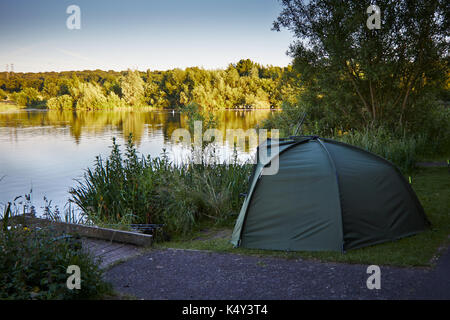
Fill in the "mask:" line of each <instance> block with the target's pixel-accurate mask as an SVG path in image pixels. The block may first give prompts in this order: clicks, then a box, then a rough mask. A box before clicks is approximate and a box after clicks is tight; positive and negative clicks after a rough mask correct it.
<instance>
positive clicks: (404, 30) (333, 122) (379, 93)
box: [274, 0, 449, 129]
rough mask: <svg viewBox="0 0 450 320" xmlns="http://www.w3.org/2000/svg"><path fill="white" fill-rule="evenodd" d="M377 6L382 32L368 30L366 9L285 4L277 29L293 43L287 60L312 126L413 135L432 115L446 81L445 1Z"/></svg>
mask: <svg viewBox="0 0 450 320" xmlns="http://www.w3.org/2000/svg"><path fill="white" fill-rule="evenodd" d="M376 4H377V5H378V6H379V7H380V10H381V16H382V26H381V29H379V30H376V29H375V30H369V29H368V28H367V27H366V20H367V18H368V16H369V15H368V14H366V9H367V6H368V3H367V2H363V1H358V0H345V1H341V0H330V1H318V0H314V1H300V0H282V6H283V11H282V12H281V14H280V15H279V17H278V19H277V20H276V21H275V22H274V29H275V30H280V29H281V28H287V29H289V30H290V31H292V32H293V34H294V36H295V38H297V39H298V40H297V41H296V42H294V43H293V44H292V45H291V48H290V54H291V56H292V57H294V66H295V69H296V70H297V71H298V72H299V73H300V75H301V76H300V77H301V80H302V81H303V84H304V86H305V93H304V94H303V95H302V97H301V99H300V103H301V104H302V105H304V108H306V109H308V111H309V112H308V114H309V115H310V117H311V119H312V120H313V121H321V122H326V124H325V126H327V127H330V128H337V127H339V126H342V127H343V128H344V129H350V128H356V129H360V128H363V127H366V126H368V125H374V124H382V125H384V126H389V127H390V128H391V129H392V128H395V127H397V126H398V125H400V126H405V127H408V128H416V127H418V126H420V125H421V124H422V122H423V121H424V119H426V118H427V114H428V113H430V112H433V110H434V108H435V107H436V104H434V103H433V102H434V101H436V100H437V98H438V96H437V95H438V93H439V92H441V91H440V90H441V89H442V88H443V87H444V86H445V83H446V81H448V80H447V79H448V75H449V74H448V41H446V37H448V30H449V27H448V21H449V19H448V18H449V17H448V14H449V11H448V10H447V7H446V1H443V0H433V1H422V0H413V1H397V0H381V1H377V3H376ZM322 127H323V125H322Z"/></svg>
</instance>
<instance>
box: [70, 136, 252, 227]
mask: <svg viewBox="0 0 450 320" xmlns="http://www.w3.org/2000/svg"><path fill="white" fill-rule="evenodd" d="M250 169H251V166H250V165H247V164H239V163H238V162H237V160H236V158H235V159H234V161H232V162H231V163H217V162H215V163H209V164H208V165H206V164H194V163H192V162H188V163H182V164H174V163H171V162H170V161H169V160H168V157H167V154H165V153H163V154H162V156H161V157H155V158H151V157H150V156H147V157H143V156H142V157H139V156H138V155H137V151H136V148H135V146H134V144H133V142H132V139H131V137H130V139H129V141H128V143H127V145H126V151H125V157H124V158H123V155H122V153H121V152H120V149H119V146H118V145H117V144H116V142H115V140H113V145H112V150H111V154H110V156H109V158H108V159H107V160H106V161H103V160H102V159H101V158H100V157H97V160H96V164H95V167H94V168H93V169H90V168H89V169H87V171H86V173H85V176H84V179H83V181H79V182H78V186H76V187H75V188H73V189H71V191H70V193H71V194H72V198H73V201H74V203H75V204H77V205H78V206H79V207H80V208H81V209H82V211H83V212H84V213H85V215H86V216H87V217H88V219H90V220H91V221H93V222H94V223H98V224H102V223H103V224H130V223H145V224H148V223H154V224H164V225H165V227H164V230H165V232H167V233H168V234H171V235H175V234H182V233H189V232H191V231H192V228H193V227H194V226H195V225H196V224H197V223H199V222H200V221H203V220H205V219H206V220H208V221H211V222H212V223H219V224H220V223H222V222H224V221H226V220H227V219H229V218H230V217H232V216H235V214H237V212H238V211H239V209H240V205H241V199H240V198H239V194H240V193H242V192H244V191H245V190H246V185H247V183H248V182H247V179H248V176H249V174H250Z"/></svg>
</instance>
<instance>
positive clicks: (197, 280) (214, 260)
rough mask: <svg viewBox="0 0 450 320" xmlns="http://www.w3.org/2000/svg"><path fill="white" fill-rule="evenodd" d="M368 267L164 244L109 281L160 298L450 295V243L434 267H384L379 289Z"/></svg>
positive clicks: (125, 266)
mask: <svg viewBox="0 0 450 320" xmlns="http://www.w3.org/2000/svg"><path fill="white" fill-rule="evenodd" d="M368 267H369V266H368V265H358V264H343V263H324V262H317V261H310V260H302V259H295V260H290V259H282V258H271V257H256V256H245V255H240V254H229V253H213V252H205V251H193V250H175V249H165V250H151V251H149V252H147V253H145V254H143V255H141V256H138V257H136V258H133V259H130V260H128V261H126V262H124V263H122V264H119V265H116V266H114V267H113V268H111V269H109V270H108V271H107V272H106V273H105V280H107V281H109V282H111V283H112V284H113V286H114V288H115V290H116V291H118V292H120V293H123V294H128V295H132V296H134V297H136V298H139V299H157V300H166V299H168V300H191V299H192V300H209V299H212V300H303V299H307V300H309V299H371V300H372V299H389V300H391V299H395V300H399V299H400V300H403V299H445V300H448V299H450V249H449V248H447V249H446V251H445V252H444V253H443V255H442V256H441V258H440V259H439V260H438V262H437V265H436V266H435V267H434V268H396V267H389V266H380V269H379V271H380V278H379V279H380V281H379V284H380V288H379V289H377V288H373V289H369V288H368V286H367V280H368V278H369V277H371V276H372V275H374V274H373V271H372V272H371V273H368V270H367V268H368ZM369 282H370V283H376V282H375V280H374V279H373V277H372V278H371V281H369Z"/></svg>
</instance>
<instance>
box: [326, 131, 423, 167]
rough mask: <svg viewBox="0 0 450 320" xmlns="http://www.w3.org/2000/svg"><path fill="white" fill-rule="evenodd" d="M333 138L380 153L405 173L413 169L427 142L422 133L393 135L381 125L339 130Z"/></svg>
mask: <svg viewBox="0 0 450 320" xmlns="http://www.w3.org/2000/svg"><path fill="white" fill-rule="evenodd" d="M334 139H336V140H339V141H342V142H345V143H348V144H351V145H355V146H358V147H360V148H362V149H365V150H367V151H370V152H372V153H375V154H377V155H380V156H382V157H383V158H385V159H387V160H389V161H391V162H392V163H394V164H395V165H396V166H397V167H398V168H399V169H400V170H401V171H402V172H403V173H405V174H409V173H411V172H412V171H413V170H414V168H415V164H416V162H417V161H418V155H420V154H422V153H423V152H424V150H425V148H426V144H427V139H426V137H425V136H424V135H421V134H417V135H408V134H407V133H406V132H403V133H402V134H401V135H395V134H393V133H392V132H391V131H389V130H387V129H385V128H383V127H378V128H374V129H368V128H367V129H364V130H359V131H348V132H342V131H341V130H339V131H336V132H335V133H334Z"/></svg>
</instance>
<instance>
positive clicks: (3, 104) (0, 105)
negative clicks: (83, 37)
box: [0, 100, 280, 111]
mask: <svg viewBox="0 0 450 320" xmlns="http://www.w3.org/2000/svg"><path fill="white" fill-rule="evenodd" d="M5 109H6V110H14V109H16V110H17V109H19V110H22V109H27V110H67V111H69V110H70V111H104V110H108V111H131V110H152V111H177V108H168V109H164V108H157V107H153V106H149V105H145V106H120V107H104V108H98V109H76V108H75V109H50V108H48V107H47V106H45V105H44V106H33V107H29V106H20V105H18V104H16V103H15V102H14V101H12V100H0V111H4V110H5ZM256 110H280V109H279V108H271V107H265V108H233V109H217V110H213V111H256Z"/></svg>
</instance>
